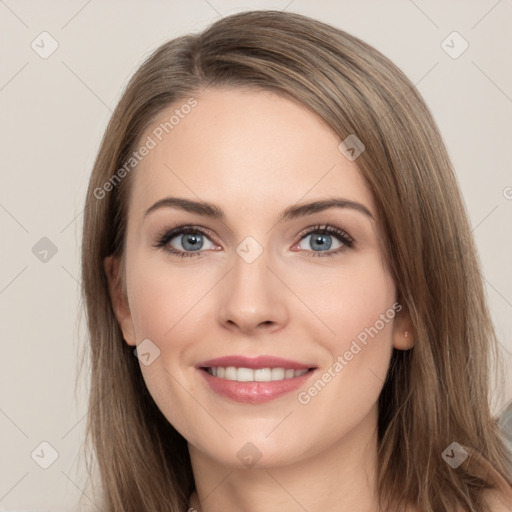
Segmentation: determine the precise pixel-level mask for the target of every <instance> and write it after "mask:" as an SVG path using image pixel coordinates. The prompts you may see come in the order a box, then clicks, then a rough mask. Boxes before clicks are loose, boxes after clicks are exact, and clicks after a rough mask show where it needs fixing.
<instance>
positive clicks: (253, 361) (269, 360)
mask: <svg viewBox="0 0 512 512" xmlns="http://www.w3.org/2000/svg"><path fill="white" fill-rule="evenodd" d="M215 366H222V367H224V368H227V367H228V366H235V367H237V368H251V369H253V370H255V369H256V368H284V369H285V370H308V369H309V368H316V365H314V364H307V363H299V362H297V361H291V360H290V359H282V358H281V357H275V356H267V355H262V356H257V357H247V356H238V355H234V356H225V357H217V358H215V359H209V360H208V361H203V362H201V363H199V364H198V365H196V368H212V367H215Z"/></svg>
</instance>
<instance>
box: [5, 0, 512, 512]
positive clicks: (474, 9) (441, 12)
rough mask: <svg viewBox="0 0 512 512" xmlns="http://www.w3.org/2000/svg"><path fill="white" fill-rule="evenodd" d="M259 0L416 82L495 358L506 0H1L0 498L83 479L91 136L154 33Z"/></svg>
mask: <svg viewBox="0 0 512 512" xmlns="http://www.w3.org/2000/svg"><path fill="white" fill-rule="evenodd" d="M263 8H271V9H280V10H282V9H286V10H288V11H293V12H298V13H301V14H306V15H309V16H312V17H315V18H317V19H320V20H322V21H326V22H328V23H331V24H333V25H335V26H338V27H340V28H342V29H344V30H347V31H348V32H350V33H352V34H354V35H356V36H359V37H361V38H362V39H363V40H365V41H367V42H368V43H370V44H372V45H374V46H375V47H376V48H377V49H379V50H380V51H382V52H383V53H384V54H385V55H387V56H388V57H390V58H391V59H392V60H393V61H394V62H395V63H396V64H397V65H398V66H400V67H401V68H402V69H403V70H404V71H405V73H406V74H407V75H408V76H409V77H410V79H411V80H412V81H413V82H414V83H415V84H416V85H417V87H418V89H419V91H420V92H421V94H422V95H423V96H424V98H425V99H426V101H427V103H428V105H429V106H430V108H431V109H432V111H433V113H434V116H435V118H436V120H437V122H438V124H439V127H440V130H441V132H442V134H443V137H444V139H445V141H446V144H447V146H448V149H449V151H450V155H451V157H452V160H453V163H454V166H455V169H456V172H457V176H458V179H459V182H460V186H461V188H462V192H463V195H464V197H465V200H466V204H467V207H468V210H469V215H470V219H471V223H472V226H473V228H474V235H475V238H476V241H477V245H478V248H479V253H480V257H481V260H482V264H483V274H484V277H485V282H486V286H487V293H488V298H489V303H490V307H491V311H492V315H493V319H494V322H495V325H496V328H497V332H498V335H499V337H500V340H501V342H502V347H503V355H504V357H505V358H506V361H507V365H508V371H509V373H510V369H511V368H512V271H511V266H510V261H511V257H510V255H511V253H512V229H511V224H512V222H511V220H512V173H511V161H512V153H511V151H510V149H511V141H512V118H511V113H512V68H511V67H510V62H512V55H511V53H512V35H511V34H512V30H511V28H512V27H511V21H512V2H511V1H510V0H501V1H496V0H479V1H467V0H466V1H462V0H460V1H453V0H452V1H449V2H446V1H441V0H436V1H426V0H415V1H412V0H394V1H387V2H379V1H360V0H359V1H358V0H353V1H348V0H347V1H334V0H332V1H328V0H323V1H315V2H306V1H300V0H295V1H292V2H290V1H289V0H284V1H271V0H268V1H245V2H234V1H227V0H209V1H206V0H192V1H184V0H182V1H172V2H171V1H157V0H152V1H147V2H142V1H133V0H131V1H126V0H124V1H120V0H118V1H101V2H100V1H99V0H90V1H87V0H77V1H75V0H73V1H69V0H67V1H60V2H57V1H54V0H52V1H45V2H37V1H23V0H0V38H1V40H0V55H1V61H0V62H1V66H0V108H1V133H0V141H1V169H0V226H1V235H2V247H1V251H0V254H1V265H0V315H1V324H0V325H1V332H0V339H1V347H2V352H1V353H2V357H1V360H0V361H1V362H0V390H1V395H0V447H1V455H0V460H1V470H0V510H14V509H16V510H22V509H38V510H55V511H58V510H71V509H72V508H73V506H74V504H75V503H76V502H77V500H78V498H79V497H80V496H81V494H82V492H83V489H84V485H83V482H84V474H83V467H82V465H81V459H80V452H79V450H80V446H81V443H82V440H83V429H84V426H85V415H86V412H87V406H86V401H85V398H86V389H87V380H86V379H83V380H81V381H80V382H81V385H80V387H79V388H78V393H77V396H76V397H75V396H74V385H75V377H76V368H77V358H78V347H79V343H80V342H81V340H83V339H84V336H85V334H84V329H83V327H82V328H79V326H78V324H77V312H78V310H79V307H80V305H79V294H78V289H79V279H80V277H79V247H80V236H81V233H80V230H81V225H82V216H81V213H82V209H83V202H84V196H85V191H86V186H87V181H88V177H89V175H90V172H91V168H92V164H93V161H94V158H95V155H96V152H97V150H98V147H99V143H100V139H101V136H102V134H103V131H104V129H105V127H106V123H107V121H108V119H109V116H110V115H111V111H112V110H113V108H114V106H115V104H116V103H117V101H118V99H119V97H120V94H121V92H122V89H123V87H124V86H125V85H126V83H127V81H128V79H129V77H130V76H131V74H132V73H133V72H134V71H135V70H136V69H137V67H138V66H139V65H140V64H141V62H142V60H143V59H144V58H145V57H146V56H147V55H148V53H149V52H150V51H151V50H153V49H154V48H156V47H157V46H158V45H160V44H161V43H163V42H164V41H166V40H168V39H171V38H174V37H176V36H178V35H181V34H183V33H186V32H190V31H197V30H200V29H202V28H204V27H205V26H206V25H208V24H209V23H211V22H213V21H214V20H216V19H217V18H218V17H219V16H225V15H227V14H231V13H234V12H237V11H243V10H249V9H263ZM43 31H47V32H48V33H49V34H51V37H52V38H54V39H55V40H56V41H57V43H58V48H57V50H56V51H55V52H54V53H53V54H52V55H50V56H49V57H48V58H46V59H43V58H42V57H41V56H40V55H39V54H38V53H36V51H34V50H33V49H32V47H31V44H32V42H33V41H34V45H35V46H36V48H38V50H39V51H40V52H42V51H43V50H44V51H48V49H49V48H50V39H48V38H47V36H40V34H41V33H42V32H43ZM453 31H457V32H459V33H460V35H461V36H462V37H463V38H464V40H466V41H467V43H468V44H469V47H468V49H467V50H466V51H465V52H464V53H462V55H460V56H459V57H458V58H452V57H451V56H450V55H449V54H448V53H447V52H446V51H445V50H444V49H443V47H442V46H441V43H442V41H444V40H445V39H446V38H447V37H448V36H449V35H450V34H451V33H452V32H453ZM43 37H46V39H44V40H43V41H42V38H43ZM454 37H455V39H454ZM456 37H457V36H450V38H448V40H447V42H446V43H445V47H446V45H448V47H449V46H452V47H453V48H451V49H448V48H446V49H447V50H448V51H451V52H452V54H453V52H455V51H457V50H458V49H460V48H462V46H461V43H462V41H460V40H457V39H456ZM452 40H453V42H452ZM43 237H47V238H48V239H50V240H51V242H52V243H53V244H54V245H55V246H56V249H57V253H56V254H55V255H53V256H52V254H51V252H49V253H48V254H47V255H46V258H47V261H46V262H42V261H40V259H39V258H43V257H44V256H45V253H44V252H40V251H43V250H44V248H45V246H44V245H43V246H41V247H42V248H41V247H39V246H36V249H37V250H34V252H36V254H34V253H33V251H32V248H33V247H34V246H35V245H36V243H38V241H39V240H40V239H41V238H43ZM40 243H42V244H44V243H47V242H40ZM36 255H37V256H38V257H36ZM511 398H512V379H511V378H510V377H509V380H508V382H507V386H506V388H505V390H504V393H503V396H502V397H499V395H496V404H495V405H494V410H495V412H499V411H501V410H502V408H503V405H504V403H505V402H506V401H508V400H510V399H511ZM43 441H45V442H48V443H49V444H50V445H51V446H52V447H53V448H54V449H55V450H56V452H57V454H58V458H57V459H56V460H55V462H54V463H53V464H52V465H51V466H50V467H49V468H48V469H42V468H41V467H40V466H39V465H38V464H37V463H36V461H37V462H38V463H39V464H44V463H49V462H51V450H50V449H49V448H48V447H47V446H42V447H40V443H41V442H43ZM34 450H35V452H34V455H33V457H34V459H32V458H31V453H33V451H34ZM41 450H42V451H41ZM86 493H87V491H86ZM86 502H87V498H86ZM93 508H94V507H93Z"/></svg>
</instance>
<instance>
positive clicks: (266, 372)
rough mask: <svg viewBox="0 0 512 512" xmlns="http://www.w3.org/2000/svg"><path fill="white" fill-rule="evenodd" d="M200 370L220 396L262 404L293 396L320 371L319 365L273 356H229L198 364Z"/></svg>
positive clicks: (205, 379)
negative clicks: (284, 396)
mask: <svg viewBox="0 0 512 512" xmlns="http://www.w3.org/2000/svg"><path fill="white" fill-rule="evenodd" d="M196 368H197V370H198V371H199V372H200V374H201V376H202V377H203V379H204V381H206V383H207V384H208V385H209V387H210V389H211V390H213V391H214V392H215V393H216V394H217V395H220V396H222V397H224V398H228V399H229V400H234V401H236V402H242V403H250V404H260V403H263V402H267V401H269V400H274V399H276V398H278V397H281V396H283V395H285V394H288V393H291V392H292V391H294V390H296V389H297V388H299V387H300V386H302V385H304V384H305V383H306V381H307V380H309V379H310V377H311V376H312V375H313V374H314V373H315V372H316V370H318V367H317V366H314V365H311V364H303V363H299V362H296V361H290V360H285V359H281V358H276V357H271V356H258V357H256V358H247V357H244V356H230V357H224V358H217V359H212V360H210V361H204V362H202V363H201V364H199V365H198V366H197V367H196Z"/></svg>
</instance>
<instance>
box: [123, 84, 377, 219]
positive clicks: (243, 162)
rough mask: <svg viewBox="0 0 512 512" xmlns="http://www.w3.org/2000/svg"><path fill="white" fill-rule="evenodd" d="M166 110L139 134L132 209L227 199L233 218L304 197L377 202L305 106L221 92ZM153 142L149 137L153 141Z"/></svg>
mask: <svg viewBox="0 0 512 512" xmlns="http://www.w3.org/2000/svg"><path fill="white" fill-rule="evenodd" d="M193 99H194V100H195V102H196V103H195V106H193V107H192V108H185V107H184V106H186V105H187V104H188V105H192V104H194V103H191V102H190V101H189V99H188V98H186V99H184V100H182V101H180V102H176V103H175V104H173V105H171V106H169V107H168V108H166V109H165V110H163V111H162V112H161V114H160V115H159V116H158V118H157V119H156V121H155V122H154V123H153V124H152V125H151V126H150V127H149V128H148V130H147V131H146V133H145V134H144V135H143V136H142V137H141V141H142V142H144V141H148V140H149V139H151V140H152V144H151V145H152V146H154V147H153V148H152V149H151V150H150V151H149V153H148V154H147V156H145V157H144V158H143V159H142V160H141V161H140V162H139V164H138V166H137V167H136V171H135V172H134V177H133V178H134V181H133V184H132V193H131V200H130V203H131V205H130V210H133V209H135V210H139V211H141V210H144V209H145V208H147V207H148V206H150V205H151V204H153V203H154V202H155V201H157V200H159V199H161V198H162V197H165V195H174V196H177V195H180V196H182V197H187V198H193V199H198V198H200V199H203V200H205V201H212V202H221V203H223V209H225V210H226V211H227V212H228V213H229V210H230V204H231V205H232V206H233V214H234V215H236V213H237V212H239V211H240V208H241V207H243V209H244V210H245V209H251V208H252V209H254V213H261V212H262V211H269V210H271V209H272V210H273V209H275V210H278V209H283V208H285V207H286V206H289V205H290V204H293V203H296V202H298V201H300V200H302V199H304V200H307V199H315V198H318V197H330V196H339V197H344V198H347V199H353V200H358V201H360V202H363V203H364V204H365V205H366V206H367V207H368V209H370V211H372V212H373V213H374V214H375V210H374V203H373V198H372V194H371V192H370V190H369V189H368V187H367V185H366V183H365V182H364V180H363V178H362V176H361V173H360V171H359V169H358V167H357V165H356V162H355V161H354V162H351V161H349V160H348V159H347V158H346V157H345V156H344V155H343V154H342V153H341V152H340V150H339V149H338V146H339V144H340V142H341V139H340V137H339V136H338V135H337V134H336V133H334V132H333V131H332V130H331V129H330V127H329V126H327V124H326V123H324V122H323V120H321V119H320V118H319V117H318V116H317V115H315V114H314V113H312V112H311V111H310V110H308V109H307V108H306V107H304V106H302V105H300V104H298V103H297V102H295V101H293V100H290V99H287V98H285V97H283V96H280V95H277V94H275V93H273V92H269V91H261V90H254V89H247V88H216V89H210V90H207V91H203V92H202V93H201V94H198V95H195V96H194V98H193ZM148 138H149V139H148Z"/></svg>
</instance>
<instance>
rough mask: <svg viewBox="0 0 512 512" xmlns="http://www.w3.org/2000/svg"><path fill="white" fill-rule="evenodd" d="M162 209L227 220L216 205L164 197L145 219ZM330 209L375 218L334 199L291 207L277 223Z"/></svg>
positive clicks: (361, 207)
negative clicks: (340, 209) (342, 209)
mask: <svg viewBox="0 0 512 512" xmlns="http://www.w3.org/2000/svg"><path fill="white" fill-rule="evenodd" d="M160 208H177V209H179V210H183V211H186V212H190V213H196V214H198V215H203V216H205V217H211V218H212V219H219V220H222V221H224V220H225V219H226V215H225V213H224V211H223V210H222V209H221V208H219V207H218V206H217V205H215V204H212V203H208V202H206V201H193V200H191V199H184V198H181V197H164V198H163V199H160V200H159V201H157V202H156V203H155V204H153V205H152V206H150V207H149V208H148V209H147V210H146V211H145V212H144V217H147V216H148V215H149V214H150V213H153V212H154V211H156V210H158V209H160ZM330 208H350V209H352V210H356V211H358V212H360V213H362V214H364V215H366V216H367V217H369V218H370V219H373V220H374V216H373V215H372V213H371V212H370V210H368V208H366V206H364V205H363V204H361V203H357V202H355V201H350V200H348V199H342V198H332V199H324V200H319V201H313V202H311V203H305V204H298V205H293V206H289V207H288V208H286V209H285V210H284V211H283V212H282V213H281V215H280V216H279V218H278V220H277V222H282V221H285V220H292V219H296V218H299V217H304V216H306V215H312V214H314V213H318V212H322V211H324V210H327V209H330Z"/></svg>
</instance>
